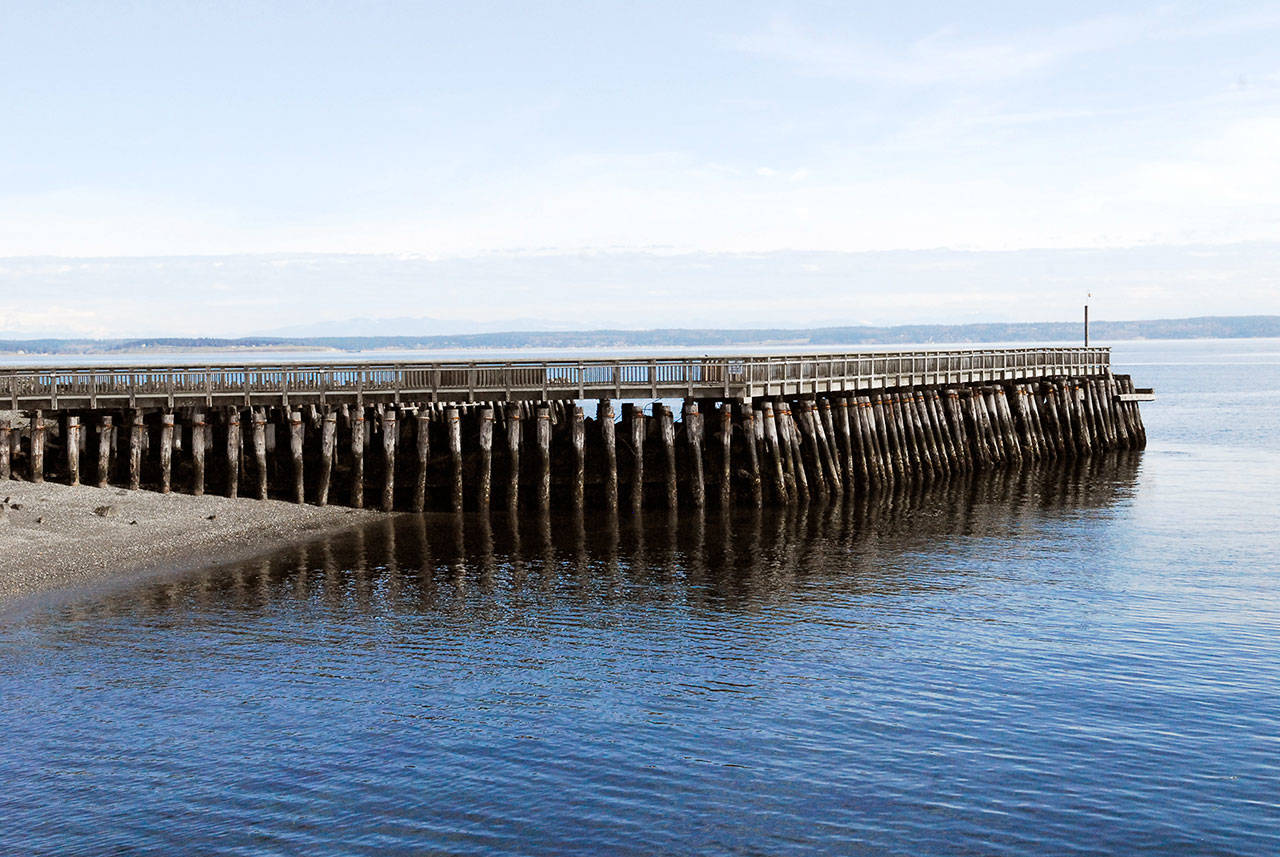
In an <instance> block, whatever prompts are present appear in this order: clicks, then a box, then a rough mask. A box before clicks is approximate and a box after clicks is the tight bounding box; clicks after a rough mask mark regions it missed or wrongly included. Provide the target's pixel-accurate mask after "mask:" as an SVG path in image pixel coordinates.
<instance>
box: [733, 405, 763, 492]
mask: <svg viewBox="0 0 1280 857" xmlns="http://www.w3.org/2000/svg"><path fill="white" fill-rule="evenodd" d="M739 408H740V410H741V420H742V435H743V447H744V449H745V450H746V453H747V456H746V457H747V477H748V479H749V480H750V489H751V505H753V506H755V507H756V508H757V509H759V508H761V507H763V506H764V484H763V481H762V480H761V478H760V450H759V447H757V445H756V428H757V424H758V423H760V422H763V417H762V416H761V413H760V411H757V410H755V409H753V408H752V407H751V403H750V402H744V403H743V404H741V405H739Z"/></svg>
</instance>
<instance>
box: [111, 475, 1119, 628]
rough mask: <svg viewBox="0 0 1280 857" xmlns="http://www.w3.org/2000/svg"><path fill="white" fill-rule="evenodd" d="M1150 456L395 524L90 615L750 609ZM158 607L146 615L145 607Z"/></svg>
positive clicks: (890, 582) (1094, 496)
mask: <svg viewBox="0 0 1280 857" xmlns="http://www.w3.org/2000/svg"><path fill="white" fill-rule="evenodd" d="M1141 455H1142V453H1140V452H1124V451H1122V452H1117V453H1113V454H1110V455H1107V456H1100V457H1094V458H1090V459H1082V460H1079V461H1075V462H1067V463H1062V464H1057V463H1045V464H1042V465H1039V466H1032V467H1026V468H1021V469H1017V470H997V471H987V472H979V473H972V474H967V475H965V476H964V477H962V478H957V479H953V480H950V481H947V482H943V483H938V484H932V485H930V484H923V485H919V484H918V485H908V486H906V487H904V488H902V489H900V490H895V491H892V492H886V493H882V494H873V495H869V496H856V497H845V498H843V499H839V500H835V501H833V502H828V503H826V504H815V505H810V506H807V507H805V506H801V507H792V508H777V509H771V508H765V509H729V510H719V509H712V510H708V511H705V512H703V511H699V510H679V511H671V510H663V509H658V510H646V511H645V513H644V514H643V515H642V516H639V517H635V516H630V515H628V516H625V517H623V518H621V519H619V517H618V516H617V515H610V514H604V513H601V514H595V513H589V512H588V513H582V512H577V513H574V512H565V513H561V512H542V513H537V512H535V513H531V514H524V515H520V516H516V517H513V516H510V515H497V516H494V517H493V518H492V519H491V518H490V517H489V516H487V515H476V514H470V513H465V514H448V513H428V514H423V515H418V514H404V515H399V516H389V517H387V518H384V519H380V520H377V521H373V522H371V523H368V524H366V525H363V526H361V527H358V528H355V529H351V530H346V531H343V532H341V533H338V534H335V535H331V536H328V537H325V538H321V539H318V540H315V541H311V542H307V543H304V544H299V545H297V546H296V547H293V548H291V549H288V550H285V551H281V552H279V553H276V554H274V555H271V556H268V557H264V558H262V559H260V560H257V561H252V562H247V563H240V564H235V565H229V566H222V567H215V568H211V569H208V570H206V571H203V572H200V573H198V574H197V575H195V576H194V577H190V578H186V579H183V580H179V581H173V582H164V583H155V584H148V585H145V586H144V587H143V589H142V592H141V593H140V592H139V591H138V590H137V589H133V590H130V591H128V592H121V593H117V594H115V595H113V596H110V597H107V598H106V599H104V600H103V601H102V602H101V603H100V604H99V605H98V606H97V607H95V608H90V609H105V610H117V609H119V610H123V609H127V610H130V611H136V610H138V609H139V608H140V607H141V606H142V605H150V607H152V608H155V609H159V610H164V609H167V608H169V607H171V606H173V605H175V604H178V603H181V602H183V601H187V600H193V601H195V602H197V603H199V604H200V605H201V606H208V605H210V604H213V603H215V602H217V603H218V604H219V605H220V606H223V607H228V608H240V609H254V608H259V607H265V606H267V605H270V604H272V603H275V602H281V601H306V602H314V603H315V604H317V605H319V606H321V607H324V608H327V609H332V610H355V611H366V612H367V611H385V610H392V611H414V610H433V609H440V608H442V607H449V606H454V607H459V606H463V605H466V604H468V603H472V602H474V603H477V604H482V603H484V602H485V601H486V600H493V599H501V598H504V597H508V596H519V595H525V594H531V595H535V596H536V595H539V594H547V593H555V594H559V595H564V596H567V597H571V598H572V597H580V598H587V599H611V598H625V599H635V600H649V599H656V600H661V599H675V598H679V599H683V600H687V601H690V602H693V603H700V604H702V605H705V606H707V607H711V608H717V607H718V608H724V609H739V608H741V609H750V608H751V607H752V606H753V605H758V604H760V603H764V602H770V601H776V600H777V599H783V598H786V597H787V596H788V594H789V593H791V592H793V591H794V590H796V589H797V588H798V587H801V586H804V585H805V584H806V581H810V580H814V581H818V582H821V583H822V584H823V585H829V586H838V587H844V588H846V589H847V590H858V589H860V588H863V587H866V588H868V589H869V590H877V591H885V590H887V589H892V588H895V587H904V588H909V587H910V586H911V585H915V584H916V583H918V579H916V578H914V577H913V578H912V581H903V580H898V579H895V577H894V576H893V574H892V573H889V571H888V570H889V569H891V568H892V567H894V566H897V565H900V564H901V563H902V561H903V557H904V556H909V555H910V554H912V553H914V552H917V551H922V550H924V549H926V548H927V549H929V550H936V549H937V548H938V547H939V546H941V545H946V546H947V547H948V549H949V550H963V549H965V547H964V546H965V545H969V544H972V541H971V540H974V539H978V540H981V539H984V538H985V539H991V540H993V541H995V540H998V541H999V542H1000V543H1002V544H1008V543H1009V539H1010V538H1011V537H1018V536H1022V535H1026V534H1027V533H1029V532H1033V531H1034V530H1035V529H1036V528H1038V527H1042V526H1046V525H1050V524H1052V522H1053V521H1054V520H1055V519H1056V518H1060V517H1063V516H1069V515H1073V514H1076V513H1079V512H1087V511H1089V510H1100V509H1105V508H1106V507H1109V506H1112V505H1114V504H1116V503H1118V502H1122V501H1124V499H1125V498H1126V497H1128V496H1129V495H1130V493H1131V491H1132V488H1133V485H1134V483H1135V481H1136V478H1137V474H1138V470H1139V467H1140V462H1141ZM143 609H145V607H144V608H143Z"/></svg>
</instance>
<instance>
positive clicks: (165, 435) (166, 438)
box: [160, 411, 174, 494]
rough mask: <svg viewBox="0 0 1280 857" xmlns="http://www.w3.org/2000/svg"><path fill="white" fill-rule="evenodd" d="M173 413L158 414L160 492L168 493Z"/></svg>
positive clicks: (171, 481) (170, 477)
mask: <svg viewBox="0 0 1280 857" xmlns="http://www.w3.org/2000/svg"><path fill="white" fill-rule="evenodd" d="M173 425H174V423H173V414H172V413H170V412H168V411H166V412H165V413H163V414H161V415H160V493H161V494H168V493H169V491H170V490H171V488H172V483H173Z"/></svg>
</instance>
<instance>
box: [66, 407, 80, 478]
mask: <svg viewBox="0 0 1280 857" xmlns="http://www.w3.org/2000/svg"><path fill="white" fill-rule="evenodd" d="M64 437H65V440H66V453H67V481H68V482H70V483H71V484H72V485H79V484H80V418H79V417H78V416H76V415H75V414H69V415H68V416H67V422H66V431H65V434H64Z"/></svg>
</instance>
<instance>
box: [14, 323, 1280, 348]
mask: <svg viewBox="0 0 1280 857" xmlns="http://www.w3.org/2000/svg"><path fill="white" fill-rule="evenodd" d="M1089 331H1090V336H1091V338H1092V339H1093V340H1094V341H1095V342H1097V341H1107V340H1125V339H1248V338H1260V337H1280V316H1276V315H1250V316H1200V317H1197V318H1171V319H1147V320H1140V321H1095V322H1093V323H1091V324H1090V326H1089ZM0 336H3V334H0ZM1083 337H1084V328H1083V325H1082V324H1081V323H1080V322H992V323H974V324H907V325H893V326H866V325H862V326H852V327H814V328H803V329H789V328H751V329H723V330H722V329H713V328H661V329H652V330H582V331H570V330H535V331H528V330H526V331H503V332H492V333H454V334H433V335H425V336H368V335H364V336H361V335H345V336H253V337H242V338H176V337H175V338H166V337H153V338H144V339H57V338H43V339H17V338H10V339H6V338H0V353H11V354H12V353H25V354H109V353H117V352H119V353H126V352H133V351H140V350H143V349H160V350H195V349H198V350H215V349H228V350H236V349H332V350H335V351H376V350H381V349H401V350H407V349H423V350H431V349H451V350H457V349H469V348H474V349H485V348H487V349H496V348H504V349H505V348H584V349H586V348H661V347H678V348H698V347H715V348H725V347H729V346H735V347H736V346H741V347H743V348H749V347H752V346H771V347H779V346H791V347H797V348H805V347H810V348H813V349H815V350H816V349H821V348H830V347H834V346H848V345H858V346H861V345H907V344H911V345H923V344H929V343H939V344H942V343H945V344H955V343H977V342H1054V343H1064V344H1077V343H1081V342H1082V341H1083Z"/></svg>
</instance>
